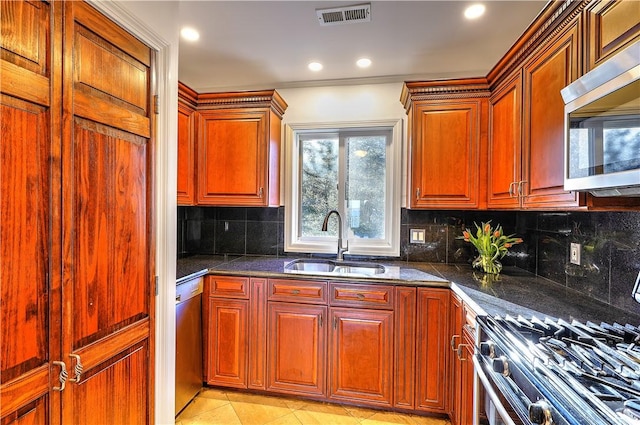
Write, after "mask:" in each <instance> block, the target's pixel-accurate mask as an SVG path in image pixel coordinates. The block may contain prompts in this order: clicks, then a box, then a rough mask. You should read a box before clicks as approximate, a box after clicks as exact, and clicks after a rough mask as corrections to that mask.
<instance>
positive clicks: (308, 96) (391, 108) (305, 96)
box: [265, 83, 407, 206]
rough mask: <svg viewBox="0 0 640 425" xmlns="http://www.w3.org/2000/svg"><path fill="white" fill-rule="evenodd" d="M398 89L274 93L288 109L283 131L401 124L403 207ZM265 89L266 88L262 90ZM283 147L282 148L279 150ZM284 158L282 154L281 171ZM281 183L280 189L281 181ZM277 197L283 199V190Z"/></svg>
mask: <svg viewBox="0 0 640 425" xmlns="http://www.w3.org/2000/svg"><path fill="white" fill-rule="evenodd" d="M402 85H403V83H386V84H362V85H352V86H347V85H343V86H326V87H304V88H282V89H277V90H278V93H280V94H281V95H282V98H283V99H284V100H285V102H287V104H288V105H289V106H288V107H287V110H286V111H285V113H284V116H283V118H282V122H283V127H284V126H285V125H286V124H308V123H339V122H356V121H383V120H402V122H403V126H402V128H403V135H402V154H401V155H402V169H401V176H402V182H401V185H402V194H401V199H402V206H405V199H406V187H407V184H406V179H407V176H406V174H407V173H406V170H407V164H406V152H407V114H406V113H405V110H404V106H402V103H400V93H401V91H402ZM268 88H270V87H265V89H268ZM284 134H285V132H284V131H283V135H284ZM286 145H287V144H286V143H284V144H283V150H284V146H286ZM288 154H289V153H287V152H283V156H282V161H281V164H282V166H283V167H284V165H285V164H286V156H287V155H288ZM281 171H282V172H281V176H284V175H285V174H284V169H283V170H281ZM281 182H282V184H283V185H284V179H281ZM280 193H282V194H283V197H284V193H285V188H284V187H282V188H281V190H280Z"/></svg>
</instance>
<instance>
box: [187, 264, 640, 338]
mask: <svg viewBox="0 0 640 425" xmlns="http://www.w3.org/2000/svg"><path fill="white" fill-rule="evenodd" d="M295 258H298V257H290V258H283V257H278V258H276V257H248V256H219V255H212V256H207V255H197V256H192V257H185V258H181V259H179V260H178V264H177V270H176V275H177V276H176V277H177V279H178V282H181V281H184V280H186V279H188V278H191V277H195V276H198V275H202V274H205V273H216V274H233V275H244V276H250V277H265V278H277V277H280V278H281V277H287V278H300V279H309V278H316V279H317V278H321V279H329V277H327V276H316V277H314V276H310V275H297V274H289V273H286V274H285V273H284V270H283V267H284V264H285V263H286V262H288V261H291V260H293V259H295ZM382 264H385V265H388V266H393V267H398V268H399V274H396V275H395V276H390V277H382V278H380V277H377V278H361V279H359V278H348V279H347V280H349V281H354V280H355V281H366V282H368V283H386V284H395V285H402V284H405V285H406V284H411V285H419V286H436V287H443V286H444V287H449V286H450V287H451V288H452V289H453V290H454V291H455V292H456V293H458V294H459V295H460V296H461V297H463V299H464V300H465V301H466V302H468V303H470V304H471V305H472V307H473V308H475V309H478V310H479V311H478V313H479V314H485V313H486V314H489V315H503V316H504V315H506V314H510V315H514V316H516V315H518V314H521V315H523V316H525V317H530V316H532V315H537V316H538V317H544V316H551V317H555V318H563V319H565V320H571V319H577V320H580V321H583V322H584V321H593V322H597V323H599V322H601V321H604V322H610V323H611V322H618V323H632V324H636V325H638V324H640V309H639V311H638V313H636V314H634V313H632V312H628V311H625V310H620V309H616V308H614V307H612V306H610V305H608V304H605V303H602V302H600V301H598V300H595V299H593V298H590V297H588V296H587V295H585V294H581V293H579V292H578V291H575V290H573V289H571V288H567V287H564V286H561V285H558V284H557V283H554V282H552V281H550V280H547V279H544V278H541V277H537V276H535V275H533V274H532V273H529V272H527V271H524V270H522V269H518V268H515V267H506V268H505V269H504V270H503V271H502V274H501V275H500V277H499V279H498V280H495V281H492V282H487V281H482V278H483V274H482V273H478V272H474V270H473V269H472V268H471V266H470V265H463V264H450V265H447V264H440V263H413V262H412V263H408V262H387V261H383V262H382ZM330 279H331V280H333V281H337V280H345V279H341V278H339V277H333V276H331V277H330ZM449 282H451V284H450V283H449Z"/></svg>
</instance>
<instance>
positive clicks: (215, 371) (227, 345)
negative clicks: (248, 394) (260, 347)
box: [203, 276, 249, 388]
mask: <svg viewBox="0 0 640 425" xmlns="http://www.w3.org/2000/svg"><path fill="white" fill-rule="evenodd" d="M248 291H249V279H247V278H232V277H218V276H208V277H207V279H205V292H204V293H205V299H206V300H207V301H206V302H205V303H203V305H204V306H205V307H204V318H205V319H204V320H205V323H206V326H205V331H204V334H205V344H204V347H205V349H204V351H205V358H206V361H205V382H206V383H207V384H210V385H221V386H226V387H234V388H247V353H248V351H249V350H248V349H249V344H248V342H249V341H248V339H247V330H248V328H247V322H248V318H249V292H248Z"/></svg>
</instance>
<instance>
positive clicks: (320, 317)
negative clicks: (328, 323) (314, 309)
mask: <svg viewBox="0 0 640 425" xmlns="http://www.w3.org/2000/svg"><path fill="white" fill-rule="evenodd" d="M320 327H322V315H321V316H320Z"/></svg>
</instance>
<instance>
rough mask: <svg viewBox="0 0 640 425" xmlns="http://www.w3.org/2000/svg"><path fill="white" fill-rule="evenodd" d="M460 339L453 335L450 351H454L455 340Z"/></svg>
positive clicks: (458, 336)
mask: <svg viewBox="0 0 640 425" xmlns="http://www.w3.org/2000/svg"><path fill="white" fill-rule="evenodd" d="M457 338H460V335H453V336H452V337H451V351H456V339H457Z"/></svg>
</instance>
